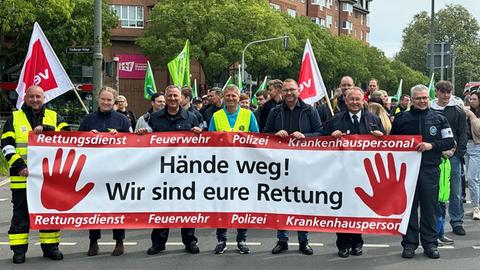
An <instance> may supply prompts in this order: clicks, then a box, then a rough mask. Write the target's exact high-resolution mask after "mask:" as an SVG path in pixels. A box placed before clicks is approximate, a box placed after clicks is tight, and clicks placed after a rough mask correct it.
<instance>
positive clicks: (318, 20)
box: [311, 17, 326, 27]
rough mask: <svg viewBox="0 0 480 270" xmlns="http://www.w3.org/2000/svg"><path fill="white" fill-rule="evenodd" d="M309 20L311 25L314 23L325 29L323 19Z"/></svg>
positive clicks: (314, 18)
mask: <svg viewBox="0 0 480 270" xmlns="http://www.w3.org/2000/svg"><path fill="white" fill-rule="evenodd" d="M311 20H312V22H313V23H315V24H317V25H320V26H323V27H326V25H325V19H322V18H319V17H312V18H311Z"/></svg>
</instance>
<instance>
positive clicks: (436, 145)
mask: <svg viewBox="0 0 480 270" xmlns="http://www.w3.org/2000/svg"><path fill="white" fill-rule="evenodd" d="M391 134H392V135H422V140H423V141H424V142H427V143H430V144H432V149H431V150H430V151H425V152H423V153H422V162H421V165H420V172H419V175H418V180H417V186H416V190H415V196H414V199H413V205H412V210H411V214H410V220H409V223H408V229H407V233H406V234H405V235H404V236H403V241H402V246H403V248H404V252H405V250H410V252H411V255H412V256H413V251H414V250H415V249H416V248H417V247H418V245H419V234H420V241H421V244H422V246H423V249H424V251H425V253H428V252H430V251H432V250H436V248H437V246H438V243H437V237H438V232H437V228H436V215H435V214H436V209H437V206H438V188H439V179H440V171H439V165H440V163H441V157H442V151H446V150H449V149H452V148H453V146H454V144H455V142H454V139H453V133H452V130H451V129H450V126H449V125H448V121H447V119H446V118H445V116H443V115H442V114H440V113H438V112H435V111H433V110H431V109H429V108H428V109H426V110H419V109H416V108H411V109H410V111H404V112H403V113H401V114H399V115H398V116H397V117H396V118H395V121H394V122H393V127H392V133H391ZM419 206H420V225H419V223H418V207H419ZM427 255H428V254H427ZM402 256H403V255H402Z"/></svg>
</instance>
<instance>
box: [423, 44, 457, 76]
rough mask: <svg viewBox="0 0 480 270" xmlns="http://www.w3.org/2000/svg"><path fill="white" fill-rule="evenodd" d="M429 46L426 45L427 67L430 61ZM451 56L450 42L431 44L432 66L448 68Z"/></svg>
mask: <svg viewBox="0 0 480 270" xmlns="http://www.w3.org/2000/svg"><path fill="white" fill-rule="evenodd" d="M431 47H432V46H430V44H428V46H427V67H429V66H430V61H431ZM451 58H452V48H451V45H450V43H445V42H442V43H435V44H433V65H434V68H442V69H443V68H450V67H451V62H452V61H451Z"/></svg>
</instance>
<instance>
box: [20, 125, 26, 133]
mask: <svg viewBox="0 0 480 270" xmlns="http://www.w3.org/2000/svg"><path fill="white" fill-rule="evenodd" d="M20 130H21V131H22V132H27V131H28V128H27V126H21V127H20Z"/></svg>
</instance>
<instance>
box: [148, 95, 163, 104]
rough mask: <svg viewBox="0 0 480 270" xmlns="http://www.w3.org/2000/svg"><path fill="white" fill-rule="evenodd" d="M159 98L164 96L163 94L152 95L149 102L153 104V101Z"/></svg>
mask: <svg viewBox="0 0 480 270" xmlns="http://www.w3.org/2000/svg"><path fill="white" fill-rule="evenodd" d="M159 96H165V95H164V94H163V93H155V94H153V95H152V97H151V98H150V101H152V102H154V101H155V99H157V98H158V97H159Z"/></svg>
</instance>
